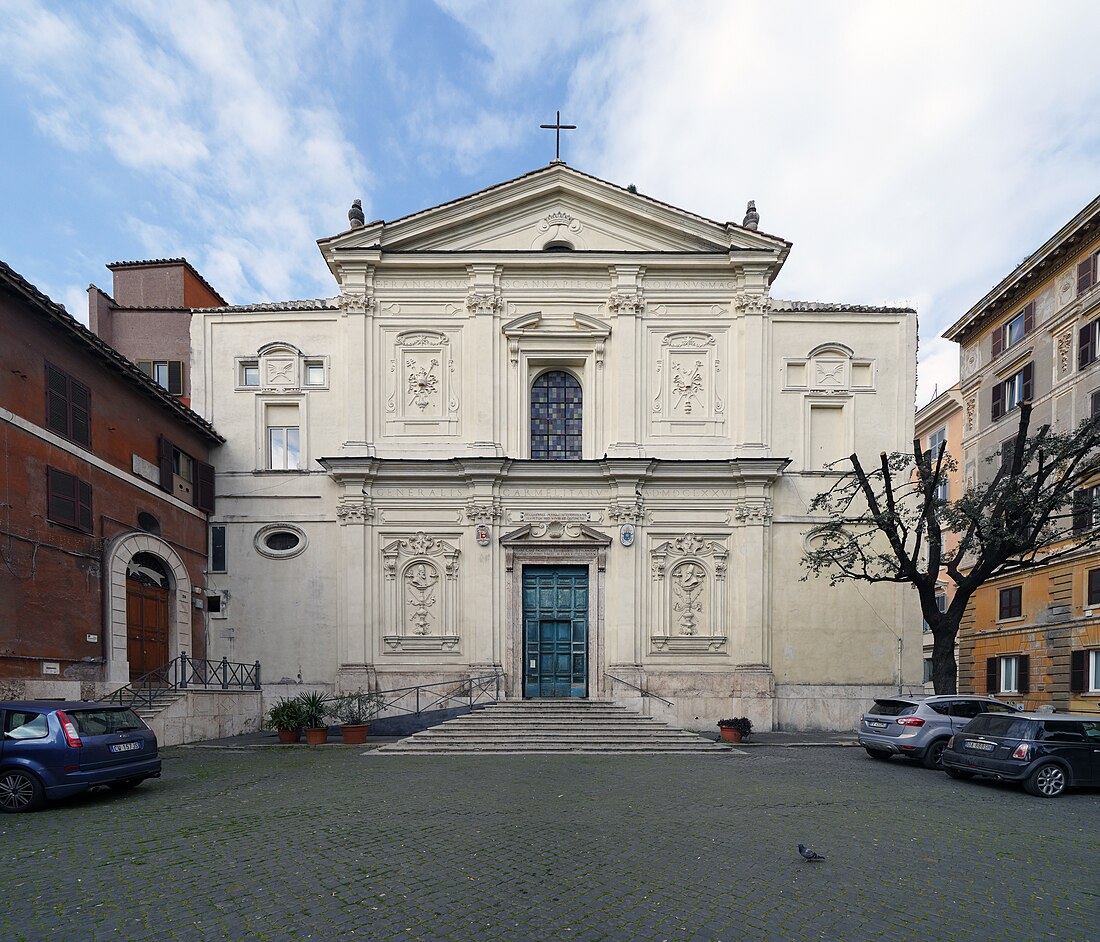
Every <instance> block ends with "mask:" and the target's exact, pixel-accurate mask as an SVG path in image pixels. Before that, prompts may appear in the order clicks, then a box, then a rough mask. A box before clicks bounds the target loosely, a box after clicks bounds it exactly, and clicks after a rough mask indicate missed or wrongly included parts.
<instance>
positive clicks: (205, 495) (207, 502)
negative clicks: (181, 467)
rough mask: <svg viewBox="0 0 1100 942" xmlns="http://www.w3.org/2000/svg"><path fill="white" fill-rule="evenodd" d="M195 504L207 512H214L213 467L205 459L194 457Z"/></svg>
mask: <svg viewBox="0 0 1100 942" xmlns="http://www.w3.org/2000/svg"><path fill="white" fill-rule="evenodd" d="M194 464H195V506H196V507H198V508H199V510H205V511H206V512H207V513H208V514H211V513H213V512H214V467H213V465H209V464H207V463H206V462H205V461H199V459H198V458H195V459H194Z"/></svg>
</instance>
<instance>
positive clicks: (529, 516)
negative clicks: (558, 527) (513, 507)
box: [518, 510, 592, 523]
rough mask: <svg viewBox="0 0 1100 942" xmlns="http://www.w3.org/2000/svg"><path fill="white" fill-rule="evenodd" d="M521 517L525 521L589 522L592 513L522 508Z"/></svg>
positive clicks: (586, 511)
mask: <svg viewBox="0 0 1100 942" xmlns="http://www.w3.org/2000/svg"><path fill="white" fill-rule="evenodd" d="M518 516H519V519H520V520H522V521H523V522H524V523H535V522H543V521H547V520H558V521H560V522H562V523H578V522H579V523H589V522H590V521H591V520H592V513H591V511H588V510H521V511H520V512H519V515H518Z"/></svg>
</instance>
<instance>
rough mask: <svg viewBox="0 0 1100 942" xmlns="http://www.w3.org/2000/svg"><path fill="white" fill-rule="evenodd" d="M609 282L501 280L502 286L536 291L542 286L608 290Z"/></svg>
mask: <svg viewBox="0 0 1100 942" xmlns="http://www.w3.org/2000/svg"><path fill="white" fill-rule="evenodd" d="M607 284H608V282H607V280H606V279H602V278H599V279H597V278H591V279H587V278H504V279H501V282H500V286H501V287H502V288H520V289H523V288H527V289H530V290H536V291H537V290H538V289H540V288H552V289H555V290H560V289H562V288H565V289H570V288H576V289H582V290H587V289H590V288H591V289H604V290H606V286H607Z"/></svg>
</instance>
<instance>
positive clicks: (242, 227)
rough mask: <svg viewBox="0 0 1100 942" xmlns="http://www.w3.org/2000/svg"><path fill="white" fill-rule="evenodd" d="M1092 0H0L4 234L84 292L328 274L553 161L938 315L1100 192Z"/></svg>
mask: <svg viewBox="0 0 1100 942" xmlns="http://www.w3.org/2000/svg"><path fill="white" fill-rule="evenodd" d="M1098 41H1100V3H1096V2H1094V0H1060V2H1058V3H1038V2H1017V0H995V2H994V0H989V2H986V0H982V2H977V0H950V2H941V0H920V2H904V0H897V2H891V3H882V2H857V0H849V2H846V3H844V4H837V3H823V2H820V3H819V2H799V0H788V2H783V3H764V2H753V3H744V2H721V3H703V2H695V3H690V4H688V3H681V2H665V0H651V2H643V0H627V2H622V3H618V2H585V0H558V2H553V3H550V2H545V0H540V2H534V0H469V2H463V0H438V2H436V3H429V2H427V0H404V2H395V0H390V2H386V0H380V2H373V3H352V2H342V3H340V2H332V3H326V4H321V3H312V2H300V3H277V2H270V0H268V2H262V3H261V2H245V0H237V2H232V3H224V2H214V0H187V2H180V3H173V4H164V3H158V2H156V0H128V2H119V3H108V2H101V3H95V4H89V3H84V2H80V3H71V4H69V3H63V2H52V3H36V2H33V0H0V128H2V129H3V132H2V134H0V218H2V219H3V225H2V226H0V258H2V259H3V260H4V261H6V262H7V263H8V264H10V265H11V266H12V267H13V268H15V269H16V270H17V271H19V272H20V273H21V274H23V275H24V276H25V277H27V278H28V279H29V280H31V281H32V282H34V283H35V284H37V285H38V286H39V287H40V288H41V289H42V290H44V291H46V292H47V293H48V294H50V295H51V297H53V298H54V299H55V300H58V301H60V302H62V303H64V304H65V305H66V306H67V307H68V308H69V310H70V311H72V312H73V313H74V314H75V315H77V316H78V317H80V318H81V319H82V320H86V319H87V301H86V297H85V289H86V287H87V285H88V284H89V282H94V283H96V284H98V285H100V286H101V287H104V288H106V289H108V290H109V289H110V273H109V272H108V271H106V269H104V267H103V266H104V265H105V264H106V263H108V262H112V261H119V260H124V259H137V258H153V257H165V256H177V255H185V256H186V257H187V258H188V259H189V260H190V261H191V262H192V264H194V265H195V266H196V267H197V268H198V269H199V271H201V272H202V273H203V274H204V275H205V276H206V278H207V279H208V280H209V281H210V282H211V283H212V284H213V285H214V286H215V287H216V288H218V289H219V290H220V291H221V293H222V294H223V295H225V296H226V297H227V298H228V299H229V300H230V301H231V302H233V303H245V302H251V301H261V300H280V299H287V298H302V297H318V296H328V295H331V294H332V293H334V284H333V282H332V281H331V278H330V276H329V274H328V272H327V269H326V268H325V266H324V264H323V262H322V261H321V258H320V254H319V253H318V251H317V249H316V246H315V245H314V242H315V240H316V239H317V238H320V237H323V236H327V235H331V234H332V233H334V232H337V231H340V230H342V229H344V228H345V227H346V225H347V215H346V214H347V209H348V206H349V204H350V202H351V200H352V199H353V198H355V197H360V198H361V199H362V200H363V206H364V210H365V212H366V214H367V218H368V219H371V218H383V219H392V218H396V217H398V216H401V215H404V214H406V213H409V212H414V211H416V210H418V209H421V208H424V207H426V206H431V205H434V204H436V203H439V202H442V201H444V200H447V199H451V198H454V197H456V196H460V195H463V194H465V193H468V192H472V191H474V190H477V189H480V188H481V187H484V186H488V185H491V184H493V183H497V182H500V181H502V180H506V179H509V178H511V177H514V176H518V175H519V174H521V173H524V172H526V171H528V170H532V169H535V168H537V167H539V166H543V165H544V164H546V162H547V161H548V160H549V159H550V158H551V157H553V138H552V134H548V132H546V131H542V130H539V128H538V125H539V124H541V123H547V122H551V121H552V120H553V116H554V112H555V110H557V109H559V108H560V109H561V111H562V117H563V119H564V120H566V121H567V122H568V123H571V124H577V125H579V129H578V130H577V131H573V132H568V134H566V135H564V138H565V139H564V142H563V156H564V157H565V158H566V160H567V161H568V162H569V163H570V164H571V165H572V166H575V167H577V168H578V169H581V170H584V171H586V172H588V173H592V174H595V175H596V176H599V177H603V178H604V179H607V180H610V181H612V182H614V183H618V184H621V185H626V184H628V183H634V184H636V185H637V186H638V188H639V189H640V190H641V191H642V192H643V193H646V194H649V195H651V196H654V197H656V198H658V199H661V200H664V201H666V202H670V203H674V204H676V205H678V206H682V207H683V208H685V209H689V210H691V211H693V212H697V213H700V214H702V215H704V216H708V217H711V218H715V219H732V220H735V221H739V220H740V219H741V218H742V216H743V215H744V211H745V203H746V201H747V200H749V199H755V200H756V202H757V206H758V208H759V210H760V213H761V228H762V229H764V230H766V231H768V232H773V233H776V234H778V235H782V236H783V237H784V238H787V239H790V240H791V241H792V242H793V243H794V248H793V250H792V252H791V256H790V259H789V261H788V263H787V266H786V267H785V269H784V271H783V273H782V275H781V276H780V278H779V279H778V280H777V282H776V284H775V286H774V288H773V293H774V294H775V295H776V296H779V297H784V298H798V299H809V300H830V301H846V302H851V303H909V304H913V305H915V306H916V307H917V309H918V311H919V315H920V344H921V349H920V367H919V375H920V386H919V389H918V401H919V402H924V401H926V400H927V399H928V398H930V397H931V395H932V392H933V390H934V389H935V388H936V387H937V386H938V388H939V389H940V390H942V389H944V388H945V387H946V386H947V385H950V383H951V382H953V381H954V379H955V378H956V377H957V361H958V353H957V347H956V346H955V345H954V344H951V343H948V342H947V341H944V340H941V339H939V338H938V335H939V333H940V332H941V331H942V330H943V329H944V328H945V327H947V326H948V325H949V324H951V323H952V322H953V321H954V320H956V319H957V318H958V317H959V316H960V315H961V314H962V313H964V312H965V311H966V309H967V308H968V307H970V305H971V304H973V303H974V302H975V301H977V300H978V299H979V298H980V297H981V296H982V295H983V294H984V293H985V292H986V291H987V290H988V289H989V288H990V287H991V286H992V285H993V284H995V283H996V282H997V281H998V280H1000V278H1001V277H1003V276H1004V275H1005V274H1007V273H1008V272H1009V270H1011V268H1012V267H1013V266H1014V265H1016V264H1017V263H1018V262H1019V261H1020V260H1021V259H1022V258H1023V257H1024V256H1026V255H1027V254H1028V253H1029V252H1031V251H1032V250H1034V249H1035V248H1037V247H1038V246H1039V245H1040V244H1041V243H1042V242H1043V241H1044V240H1045V239H1046V238H1048V237H1049V236H1050V235H1051V234H1053V233H1054V232H1055V231H1056V230H1057V229H1058V228H1059V227H1060V226H1061V225H1062V224H1063V223H1064V222H1065V221H1067V220H1068V219H1069V218H1071V217H1072V216H1073V215H1074V214H1075V213H1076V212H1077V211H1078V210H1079V209H1081V208H1082V207H1083V206H1084V205H1085V204H1086V203H1087V202H1088V201H1089V200H1091V199H1092V198H1094V197H1095V196H1096V195H1097V193H1098V192H1100V121H1097V119H1096V116H1097V114H1100V69H1097V67H1096V65H1095V60H1096V49H1097V48H1098Z"/></svg>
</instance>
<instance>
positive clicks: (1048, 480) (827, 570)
mask: <svg viewBox="0 0 1100 942" xmlns="http://www.w3.org/2000/svg"><path fill="white" fill-rule="evenodd" d="M1019 411H1020V423H1019V426H1018V428H1017V430H1016V435H1015V437H1014V438H1013V439H1011V440H1010V441H1009V442H1006V443H1005V444H1004V445H1003V446H1002V453H1001V455H1000V456H999V459H998V458H997V457H996V456H995V457H994V458H991V459H989V460H991V461H993V460H999V467H998V468H997V470H996V473H995V474H994V475H993V476H992V478H991V479H990V480H989V481H987V482H985V483H981V482H968V485H967V488H966V491H965V493H964V494H963V496H962V497H961V498H959V499H958V500H955V501H949V500H945V499H943V498H942V497H941V496H940V485H942V484H943V483H945V482H946V481H947V476H948V474H949V473H950V472H952V471H954V470H956V463H955V461H954V460H953V459H952V458H951V456H949V455H947V454H946V453H945V451H944V447H945V444H946V443H944V444H941V445H940V447H939V450H938V452H937V453H935V454H932V453H931V452H925V451H922V449H921V446H920V440H919V439H918V440H917V441H914V442H913V453H912V454H910V455H907V454H904V453H895V454H891V455H888V454H887V453H886V452H882V453H881V454H880V455H879V464H878V467H877V468H872V469H870V470H868V469H865V468H864V466H863V464H862V463H861V462H860V460H859V457H858V456H857V455H851V456H850V457H849V458H847V459H844V462H845V463H850V464H851V469H850V470H848V471H845V472H844V473H843V475H842V477H841V478H840V479H839V480H838V481H837V482H836V483H835V484H834V485H833V486H832V487H831V488H829V490H827V491H825V492H823V493H821V494H819V495H818V496H817V497H815V498H814V500H813V501H812V502H811V504H810V510H811V512H812V513H823V514H824V515H825V517H826V519H825V521H824V522H823V523H822V524H821V525H820V526H818V527H816V528H815V529H814V531H813V535H812V538H811V541H810V542H811V549H810V550H808V551H807V552H806V553H805V555H804V556H803V558H802V565H803V566H804V567H805V568H806V569H807V570H808V572H807V575H806V576H804V577H803V578H804V579H805V578H808V576H809V575H811V574H812V575H815V576H827V577H828V578H829V580H830V583H831V584H832V585H836V584H837V583H839V582H846V581H849V580H857V581H862V582H872V583H876V582H902V583H909V584H910V585H912V586H913V587H914V588H915V589H916V590H917V595H918V596H919V598H920V604H921V611H922V612H923V614H924V620H925V621H926V622H927V623H928V626H929V628H930V629H931V631H932V638H933V647H932V682H933V684H934V686H935V689H936V693H955V692H956V689H957V673H958V666H957V664H956V663H955V638H956V637H957V635H958V633H959V623H960V621H961V620H962V617H963V613H964V612H965V611H966V606H967V604H968V603H969V602H970V599H971V597H972V596H973V595H974V592H975V591H976V590H977V589H978V588H979V587H980V586H981V585H982V584H983V583H985V582H986V581H988V580H989V579H991V578H993V577H994V576H999V575H1003V574H1004V573H1010V572H1015V571H1018V570H1027V569H1032V568H1035V567H1036V566H1044V565H1047V564H1049V563H1051V562H1054V561H1056V560H1058V559H1061V558H1063V557H1065V556H1067V555H1069V554H1071V553H1077V552H1080V550H1081V549H1082V547H1085V546H1088V545H1091V544H1093V543H1096V542H1098V541H1100V528H1098V527H1096V526H1094V515H1095V514H1096V500H1095V497H1094V494H1093V492H1092V491H1091V490H1088V489H1086V488H1085V485H1086V484H1088V483H1089V482H1090V479H1092V478H1094V477H1096V475H1097V473H1098V471H1100V419H1095V418H1094V419H1087V420H1085V421H1084V422H1082V423H1081V424H1080V425H1079V426H1078V427H1077V428H1076V429H1074V430H1073V431H1072V432H1069V433H1061V432H1056V431H1054V430H1053V429H1052V428H1051V427H1050V426H1049V425H1044V426H1043V427H1042V428H1040V429H1039V431H1038V432H1037V433H1036V434H1035V435H1031V436H1029V435H1028V426H1029V424H1030V422H1031V403H1030V402H1024V403H1021V404H1020V406H1019ZM840 464H841V462H835V463H834V466H836V465H840ZM944 490H946V489H944ZM1096 522H1100V520H1098V521H1096ZM948 533H951V534H954V535H955V537H956V538H957V543H955V545H954V546H953V547H949V548H948V549H946V550H945V546H944V540H943V537H944V535H945V534H948ZM944 577H946V578H948V579H950V580H951V581H952V582H953V583H954V584H955V594H954V597H953V598H952V599H951V602H950V604H949V605H947V606H946V611H942V612H941V611H940V610H939V607H938V605H937V604H936V586H937V583H939V582H942V581H943V580H944Z"/></svg>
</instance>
